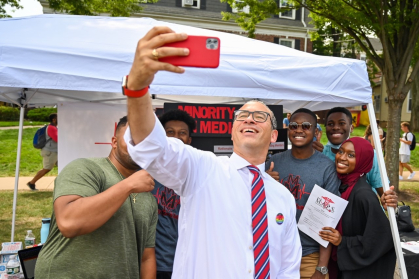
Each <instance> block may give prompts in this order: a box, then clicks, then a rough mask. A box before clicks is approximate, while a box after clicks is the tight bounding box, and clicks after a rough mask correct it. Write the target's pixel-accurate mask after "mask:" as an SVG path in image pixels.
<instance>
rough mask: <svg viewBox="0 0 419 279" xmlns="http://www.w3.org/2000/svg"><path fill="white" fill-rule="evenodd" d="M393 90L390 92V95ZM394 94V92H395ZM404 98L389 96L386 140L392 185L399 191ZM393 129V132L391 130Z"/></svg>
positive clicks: (388, 171)
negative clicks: (401, 123) (401, 124)
mask: <svg viewBox="0 0 419 279" xmlns="http://www.w3.org/2000/svg"><path fill="white" fill-rule="evenodd" d="M390 94H392V93H391V92H388V95H389V96H390ZM393 96H394V93H393ZM403 101H404V99H403V100H400V99H399V98H394V97H393V98H392V99H390V98H389V101H388V122H387V131H388V132H387V136H386V137H387V140H386V142H387V143H386V158H385V162H386V169H387V174H388V178H389V179H390V185H394V189H395V191H397V192H398V191H399V145H400V140H399V139H400V122H401V112H402V106H403ZM390 131H391V132H390Z"/></svg>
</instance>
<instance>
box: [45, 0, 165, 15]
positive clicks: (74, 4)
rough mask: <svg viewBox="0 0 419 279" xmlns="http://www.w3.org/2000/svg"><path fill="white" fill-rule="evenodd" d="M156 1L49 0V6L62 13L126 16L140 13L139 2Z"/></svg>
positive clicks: (149, 1)
mask: <svg viewBox="0 0 419 279" xmlns="http://www.w3.org/2000/svg"><path fill="white" fill-rule="evenodd" d="M155 2H157V0H146V1H141V0H140V1H138V0H84V1H80V0H48V3H49V6H50V7H51V8H52V9H54V10H55V11H58V12H61V13H68V14H72V15H89V16H96V15H100V14H104V13H106V14H110V15H111V16H125V17H129V16H130V15H132V14H134V13H139V12H140V11H141V10H142V9H143V7H142V6H140V5H139V3H155Z"/></svg>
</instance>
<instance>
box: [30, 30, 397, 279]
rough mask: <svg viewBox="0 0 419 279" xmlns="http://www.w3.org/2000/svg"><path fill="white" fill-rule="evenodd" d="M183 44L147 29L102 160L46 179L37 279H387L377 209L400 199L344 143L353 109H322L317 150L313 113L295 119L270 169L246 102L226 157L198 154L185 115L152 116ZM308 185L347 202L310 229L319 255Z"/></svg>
mask: <svg viewBox="0 0 419 279" xmlns="http://www.w3.org/2000/svg"><path fill="white" fill-rule="evenodd" d="M186 37H187V35H186V34H178V33H174V32H173V31H171V30H170V29H169V28H167V27H155V28H153V29H152V30H150V31H149V32H148V33H147V35H146V36H145V37H144V38H142V39H141V40H140V41H139V43H138V46H137V49H136V54H135V58H134V62H133V65H132V68H131V71H130V73H129V76H128V77H129V79H127V83H126V84H125V85H124V88H123V90H124V92H125V95H128V96H129V97H128V98H127V106H128V115H127V116H125V117H123V118H121V119H120V121H119V123H118V125H117V128H116V133H115V136H114V137H113V138H112V145H111V151H110V154H109V156H108V157H106V158H86V159H78V160H75V161H73V162H72V163H70V164H68V165H67V166H66V167H65V168H64V169H63V170H62V171H61V173H60V174H59V175H58V177H57V179H56V181H55V188H54V202H53V214H52V218H51V229H50V235H49V237H48V240H47V241H46V243H45V244H44V247H43V249H42V250H41V253H40V255H39V258H38V262H37V264H36V273H35V276H36V277H37V278H46V279H48V278H51V279H52V278H142V279H147V278H162V279H164V278H179V279H188V278H211V279H214V278H217V279H218V278H240V279H242V278H284V279H286V278H293V279H295V278H311V279H316V278H345V279H347V278H357V279H361V278H384V279H385V278H393V272H394V268H395V263H396V259H395V251H394V245H393V240H392V235H391V231H390V224H389V222H388V219H387V217H386V215H385V212H384V210H383V208H384V209H387V207H388V206H392V207H396V205H397V196H396V194H395V192H394V191H393V190H392V189H390V190H388V191H386V192H384V191H383V188H382V183H381V179H380V176H379V173H378V166H377V159H376V154H375V152H374V151H373V149H372V146H371V144H369V143H368V141H366V140H364V139H361V138H350V132H351V131H352V129H353V127H352V117H351V114H350V112H349V111H348V110H347V109H346V108H341V107H337V108H333V109H331V110H330V111H329V113H328V114H327V116H326V129H325V133H326V136H327V138H328V143H327V144H326V145H325V146H323V145H322V144H321V143H320V140H319V138H320V137H321V134H319V129H318V123H317V119H318V116H317V115H315V114H314V113H313V112H312V111H310V110H308V109H299V110H296V111H295V112H293V113H292V114H291V113H290V114H289V116H287V121H285V120H284V121H283V125H284V126H283V127H285V126H286V127H287V128H288V136H289V140H290V142H291V145H292V148H291V150H288V151H286V152H282V153H278V154H275V155H273V156H272V157H271V158H270V160H269V161H268V162H265V161H266V157H267V153H268V149H269V145H270V143H273V142H276V140H277V136H278V131H277V121H276V118H275V115H274V114H273V113H272V111H271V110H270V109H269V108H268V107H267V106H266V105H265V104H264V103H262V102H260V101H257V100H252V101H249V102H247V103H246V104H244V105H243V106H242V107H241V108H240V109H239V110H236V111H235V112H234V121H233V126H232V132H231V139H232V142H233V154H232V155H231V156H230V157H227V156H219V157H217V156H216V155H215V154H213V153H211V152H205V151H201V150H198V149H195V148H193V147H192V146H190V144H191V142H192V137H191V134H192V131H193V130H194V129H195V121H194V119H193V118H192V117H191V116H190V115H188V114H187V113H186V112H183V111H180V110H174V111H168V112H165V113H164V114H163V115H162V116H160V117H159V118H157V117H156V115H155V114H154V111H153V107H152V104H151V97H150V94H149V93H148V87H149V85H150V84H151V82H152V81H153V78H154V75H155V74H156V73H157V72H158V71H162V70H165V71H170V72H174V73H183V72H184V69H183V68H182V67H176V66H174V65H171V64H167V63H162V62H160V61H159V58H161V57H166V56H186V55H188V50H187V49H183V48H169V47H164V44H166V43H170V42H176V41H182V40H185V39H186ZM315 137H317V140H314V138H315ZM315 184H317V185H319V186H320V187H322V188H324V189H325V190H327V191H329V192H331V193H333V194H335V195H338V196H341V197H342V198H343V199H345V200H347V201H349V206H348V207H347V208H346V210H345V212H344V214H343V216H342V219H341V220H340V222H339V224H338V226H337V227H336V228H329V227H326V228H323V230H322V231H319V232H318V233H319V235H320V236H321V237H322V238H323V239H324V240H326V241H329V242H330V243H329V245H328V246H327V248H325V247H323V246H321V245H319V243H317V242H316V241H314V240H313V239H312V238H310V237H309V236H307V235H305V234H304V233H302V232H300V231H299V230H298V228H297V222H298V221H299V218H300V216H301V213H302V211H303V210H304V207H305V204H306V202H307V200H308V197H309V196H310V193H311V191H312V190H313V187H314V185H315ZM377 193H378V195H379V196H377ZM380 202H381V205H380ZM382 207H383V208H382ZM378 236H379V237H378ZM87 263H88V264H87Z"/></svg>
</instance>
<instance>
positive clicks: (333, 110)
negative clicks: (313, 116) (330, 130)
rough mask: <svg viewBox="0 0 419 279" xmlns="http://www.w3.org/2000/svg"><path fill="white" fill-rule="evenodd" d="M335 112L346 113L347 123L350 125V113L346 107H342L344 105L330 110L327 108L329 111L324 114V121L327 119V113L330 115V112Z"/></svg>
mask: <svg viewBox="0 0 419 279" xmlns="http://www.w3.org/2000/svg"><path fill="white" fill-rule="evenodd" d="M335 112H341V113H344V114H346V116H347V117H348V120H349V124H350V125H351V124H352V113H351V112H350V111H349V110H348V109H347V108H344V107H335V108H332V109H331V110H329V112H328V113H327V115H326V122H327V119H328V118H329V115H331V114H332V113H335Z"/></svg>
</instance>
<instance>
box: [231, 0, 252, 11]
mask: <svg viewBox="0 0 419 279" xmlns="http://www.w3.org/2000/svg"><path fill="white" fill-rule="evenodd" d="M240 2H243V1H240V0H236V1H235V2H234V3H240ZM231 9H232V12H233V13H235V14H237V13H238V12H244V13H246V14H248V13H249V11H250V9H249V6H245V7H243V9H238V8H236V7H235V6H233V7H232V8H231Z"/></svg>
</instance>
